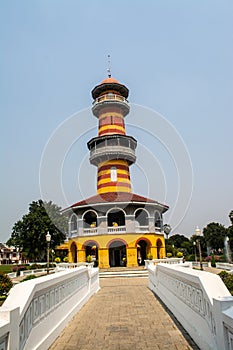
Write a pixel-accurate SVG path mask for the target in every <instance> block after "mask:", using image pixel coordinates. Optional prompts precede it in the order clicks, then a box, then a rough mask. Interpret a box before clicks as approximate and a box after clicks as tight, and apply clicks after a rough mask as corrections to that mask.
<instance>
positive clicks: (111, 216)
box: [63, 75, 168, 268]
mask: <svg viewBox="0 0 233 350" xmlns="http://www.w3.org/2000/svg"><path fill="white" fill-rule="evenodd" d="M92 97H93V99H94V102H93V107H92V112H93V114H94V116H95V117H96V118H97V119H98V122H99V128H98V136H97V137H95V138H93V139H91V140H90V141H89V142H88V144H87V146H88V148H89V150H90V162H91V164H93V165H95V166H96V167H97V194H96V195H94V196H92V197H90V198H87V199H84V200H82V201H79V202H77V203H75V204H73V205H71V206H70V207H68V208H66V209H64V210H63V213H64V215H66V216H67V217H68V219H69V237H68V251H69V261H70V262H85V261H87V257H88V256H91V257H92V260H93V261H94V263H95V265H96V266H99V267H100V268H109V267H115V266H127V267H136V266H140V265H144V261H145V259H147V258H148V256H149V255H150V258H154V259H155V258H164V257H165V254H166V253H165V240H164V232H163V213H165V212H166V211H167V210H168V206H167V205H164V204H161V203H159V202H157V201H155V200H152V199H149V198H146V197H143V196H140V195H137V194H134V193H132V190H131V181H130V171H129V167H130V165H131V164H133V163H134V162H135V161H136V154H135V152H136V147H137V141H136V140H135V139H134V138H133V137H132V136H128V135H126V130H125V123H124V118H125V116H126V115H127V114H128V113H129V110H130V108H129V104H128V101H127V97H128V89H127V87H126V86H124V85H122V84H120V83H119V82H118V81H117V80H116V79H113V78H112V77H111V76H110V75H109V77H108V78H107V79H105V80H103V81H102V82H101V83H100V84H99V85H97V86H96V87H95V88H94V89H93V90H92Z"/></svg>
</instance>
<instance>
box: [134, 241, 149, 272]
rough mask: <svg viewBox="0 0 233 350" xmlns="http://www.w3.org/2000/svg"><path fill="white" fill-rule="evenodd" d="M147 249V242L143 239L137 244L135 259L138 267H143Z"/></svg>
mask: <svg viewBox="0 0 233 350" xmlns="http://www.w3.org/2000/svg"><path fill="white" fill-rule="evenodd" d="M149 247H150V245H149V242H147V241H146V240H145V239H140V240H139V241H138V242H137V259H138V265H139V266H142V265H145V260H146V259H147V253H148V250H149Z"/></svg>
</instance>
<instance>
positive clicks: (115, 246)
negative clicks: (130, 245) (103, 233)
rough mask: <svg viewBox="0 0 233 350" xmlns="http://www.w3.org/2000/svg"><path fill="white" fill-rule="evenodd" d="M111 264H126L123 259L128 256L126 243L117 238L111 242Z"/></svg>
mask: <svg viewBox="0 0 233 350" xmlns="http://www.w3.org/2000/svg"><path fill="white" fill-rule="evenodd" d="M108 251H109V265H110V267H116V266H124V262H123V259H124V258H126V244H125V242H123V241H120V240H115V241H113V242H111V243H110V244H109V247H108Z"/></svg>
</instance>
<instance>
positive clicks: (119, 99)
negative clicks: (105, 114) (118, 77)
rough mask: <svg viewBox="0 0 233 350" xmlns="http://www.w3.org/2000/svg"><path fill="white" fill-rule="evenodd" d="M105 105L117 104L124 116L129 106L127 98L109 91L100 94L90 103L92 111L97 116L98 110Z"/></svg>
mask: <svg viewBox="0 0 233 350" xmlns="http://www.w3.org/2000/svg"><path fill="white" fill-rule="evenodd" d="M105 106H117V107H119V108H120V109H121V110H122V113H123V115H124V116H126V115H127V114H128V113H129V110H130V107H129V103H128V101H127V99H126V98H125V97H123V96H121V95H117V94H113V93H111V92H109V93H108V94H105V95H101V96H99V97H97V98H96V99H95V100H94V101H93V104H92V112H93V114H94V115H95V116H96V117H98V116H99V112H100V111H101V109H102V108H103V107H105Z"/></svg>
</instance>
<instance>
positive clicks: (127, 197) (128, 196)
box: [69, 192, 169, 209]
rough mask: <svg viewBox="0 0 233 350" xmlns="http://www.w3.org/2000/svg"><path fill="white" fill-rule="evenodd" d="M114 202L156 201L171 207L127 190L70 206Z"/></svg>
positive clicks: (155, 202) (101, 195) (102, 195)
mask: <svg viewBox="0 0 233 350" xmlns="http://www.w3.org/2000/svg"><path fill="white" fill-rule="evenodd" d="M110 202H111V203H112V202H142V203H154V204H159V205H162V206H163V207H165V208H167V209H168V208H169V207H168V206H167V205H165V204H161V203H159V202H157V201H155V200H153V199H150V198H146V197H143V196H140V195H138V194H135V193H127V192H109V193H103V194H97V195H95V196H92V197H89V198H87V199H84V200H82V201H80V202H77V203H74V204H72V205H71V206H70V207H69V208H74V207H79V206H83V205H89V204H98V203H110Z"/></svg>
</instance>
